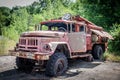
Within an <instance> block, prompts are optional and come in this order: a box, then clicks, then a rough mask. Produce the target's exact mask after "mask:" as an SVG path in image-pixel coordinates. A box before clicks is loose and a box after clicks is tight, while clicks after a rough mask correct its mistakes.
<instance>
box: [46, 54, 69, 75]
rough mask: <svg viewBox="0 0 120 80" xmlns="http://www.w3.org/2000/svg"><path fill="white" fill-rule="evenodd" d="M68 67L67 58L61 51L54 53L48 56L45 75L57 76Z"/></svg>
mask: <svg viewBox="0 0 120 80" xmlns="http://www.w3.org/2000/svg"><path fill="white" fill-rule="evenodd" d="M67 67H68V61H67V58H66V57H65V55H64V54H63V53H55V54H53V55H52V56H51V57H50V60H48V62H47V66H46V75H48V76H59V75H61V74H62V73H64V72H65V71H66V69H67Z"/></svg>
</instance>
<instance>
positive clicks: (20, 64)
mask: <svg viewBox="0 0 120 80" xmlns="http://www.w3.org/2000/svg"><path fill="white" fill-rule="evenodd" d="M16 66H17V68H18V70H32V67H33V64H32V63H30V62H29V61H28V59H24V58H21V57H16Z"/></svg>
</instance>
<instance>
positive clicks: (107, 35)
mask: <svg viewBox="0 0 120 80" xmlns="http://www.w3.org/2000/svg"><path fill="white" fill-rule="evenodd" d="M91 31H92V32H94V33H95V34H97V35H99V36H101V37H108V38H109V39H113V37H112V36H111V35H110V34H109V33H107V32H105V31H99V30H94V29H91Z"/></svg>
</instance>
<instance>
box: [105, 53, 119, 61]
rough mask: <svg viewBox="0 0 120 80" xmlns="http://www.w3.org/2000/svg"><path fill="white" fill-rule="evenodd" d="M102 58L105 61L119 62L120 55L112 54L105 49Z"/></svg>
mask: <svg viewBox="0 0 120 80" xmlns="http://www.w3.org/2000/svg"><path fill="white" fill-rule="evenodd" d="M104 59H105V60H107V61H114V62H120V55H114V53H111V52H108V51H107V52H105V54H104Z"/></svg>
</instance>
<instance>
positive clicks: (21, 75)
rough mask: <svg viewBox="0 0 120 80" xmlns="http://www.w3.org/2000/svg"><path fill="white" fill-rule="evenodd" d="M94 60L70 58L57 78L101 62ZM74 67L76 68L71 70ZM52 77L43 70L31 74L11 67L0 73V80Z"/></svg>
mask: <svg viewBox="0 0 120 80" xmlns="http://www.w3.org/2000/svg"><path fill="white" fill-rule="evenodd" d="M94 62H95V61H94ZM94 62H85V61H82V60H80V59H75V60H70V61H69V68H68V70H67V71H66V72H65V73H64V74H62V75H61V76H58V77H57V78H58V79H65V78H69V77H74V76H76V75H78V74H80V73H82V71H81V70H80V69H81V68H86V69H89V68H94V67H96V66H98V65H100V64H101V63H94ZM97 62H98V61H97ZM74 69H76V70H75V71H71V70H74ZM53 78H56V77H48V76H46V75H45V72H44V71H37V72H34V74H33V73H31V72H29V71H28V72H25V71H18V70H17V69H12V70H8V71H4V72H1V73H0V80H50V79H53Z"/></svg>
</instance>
